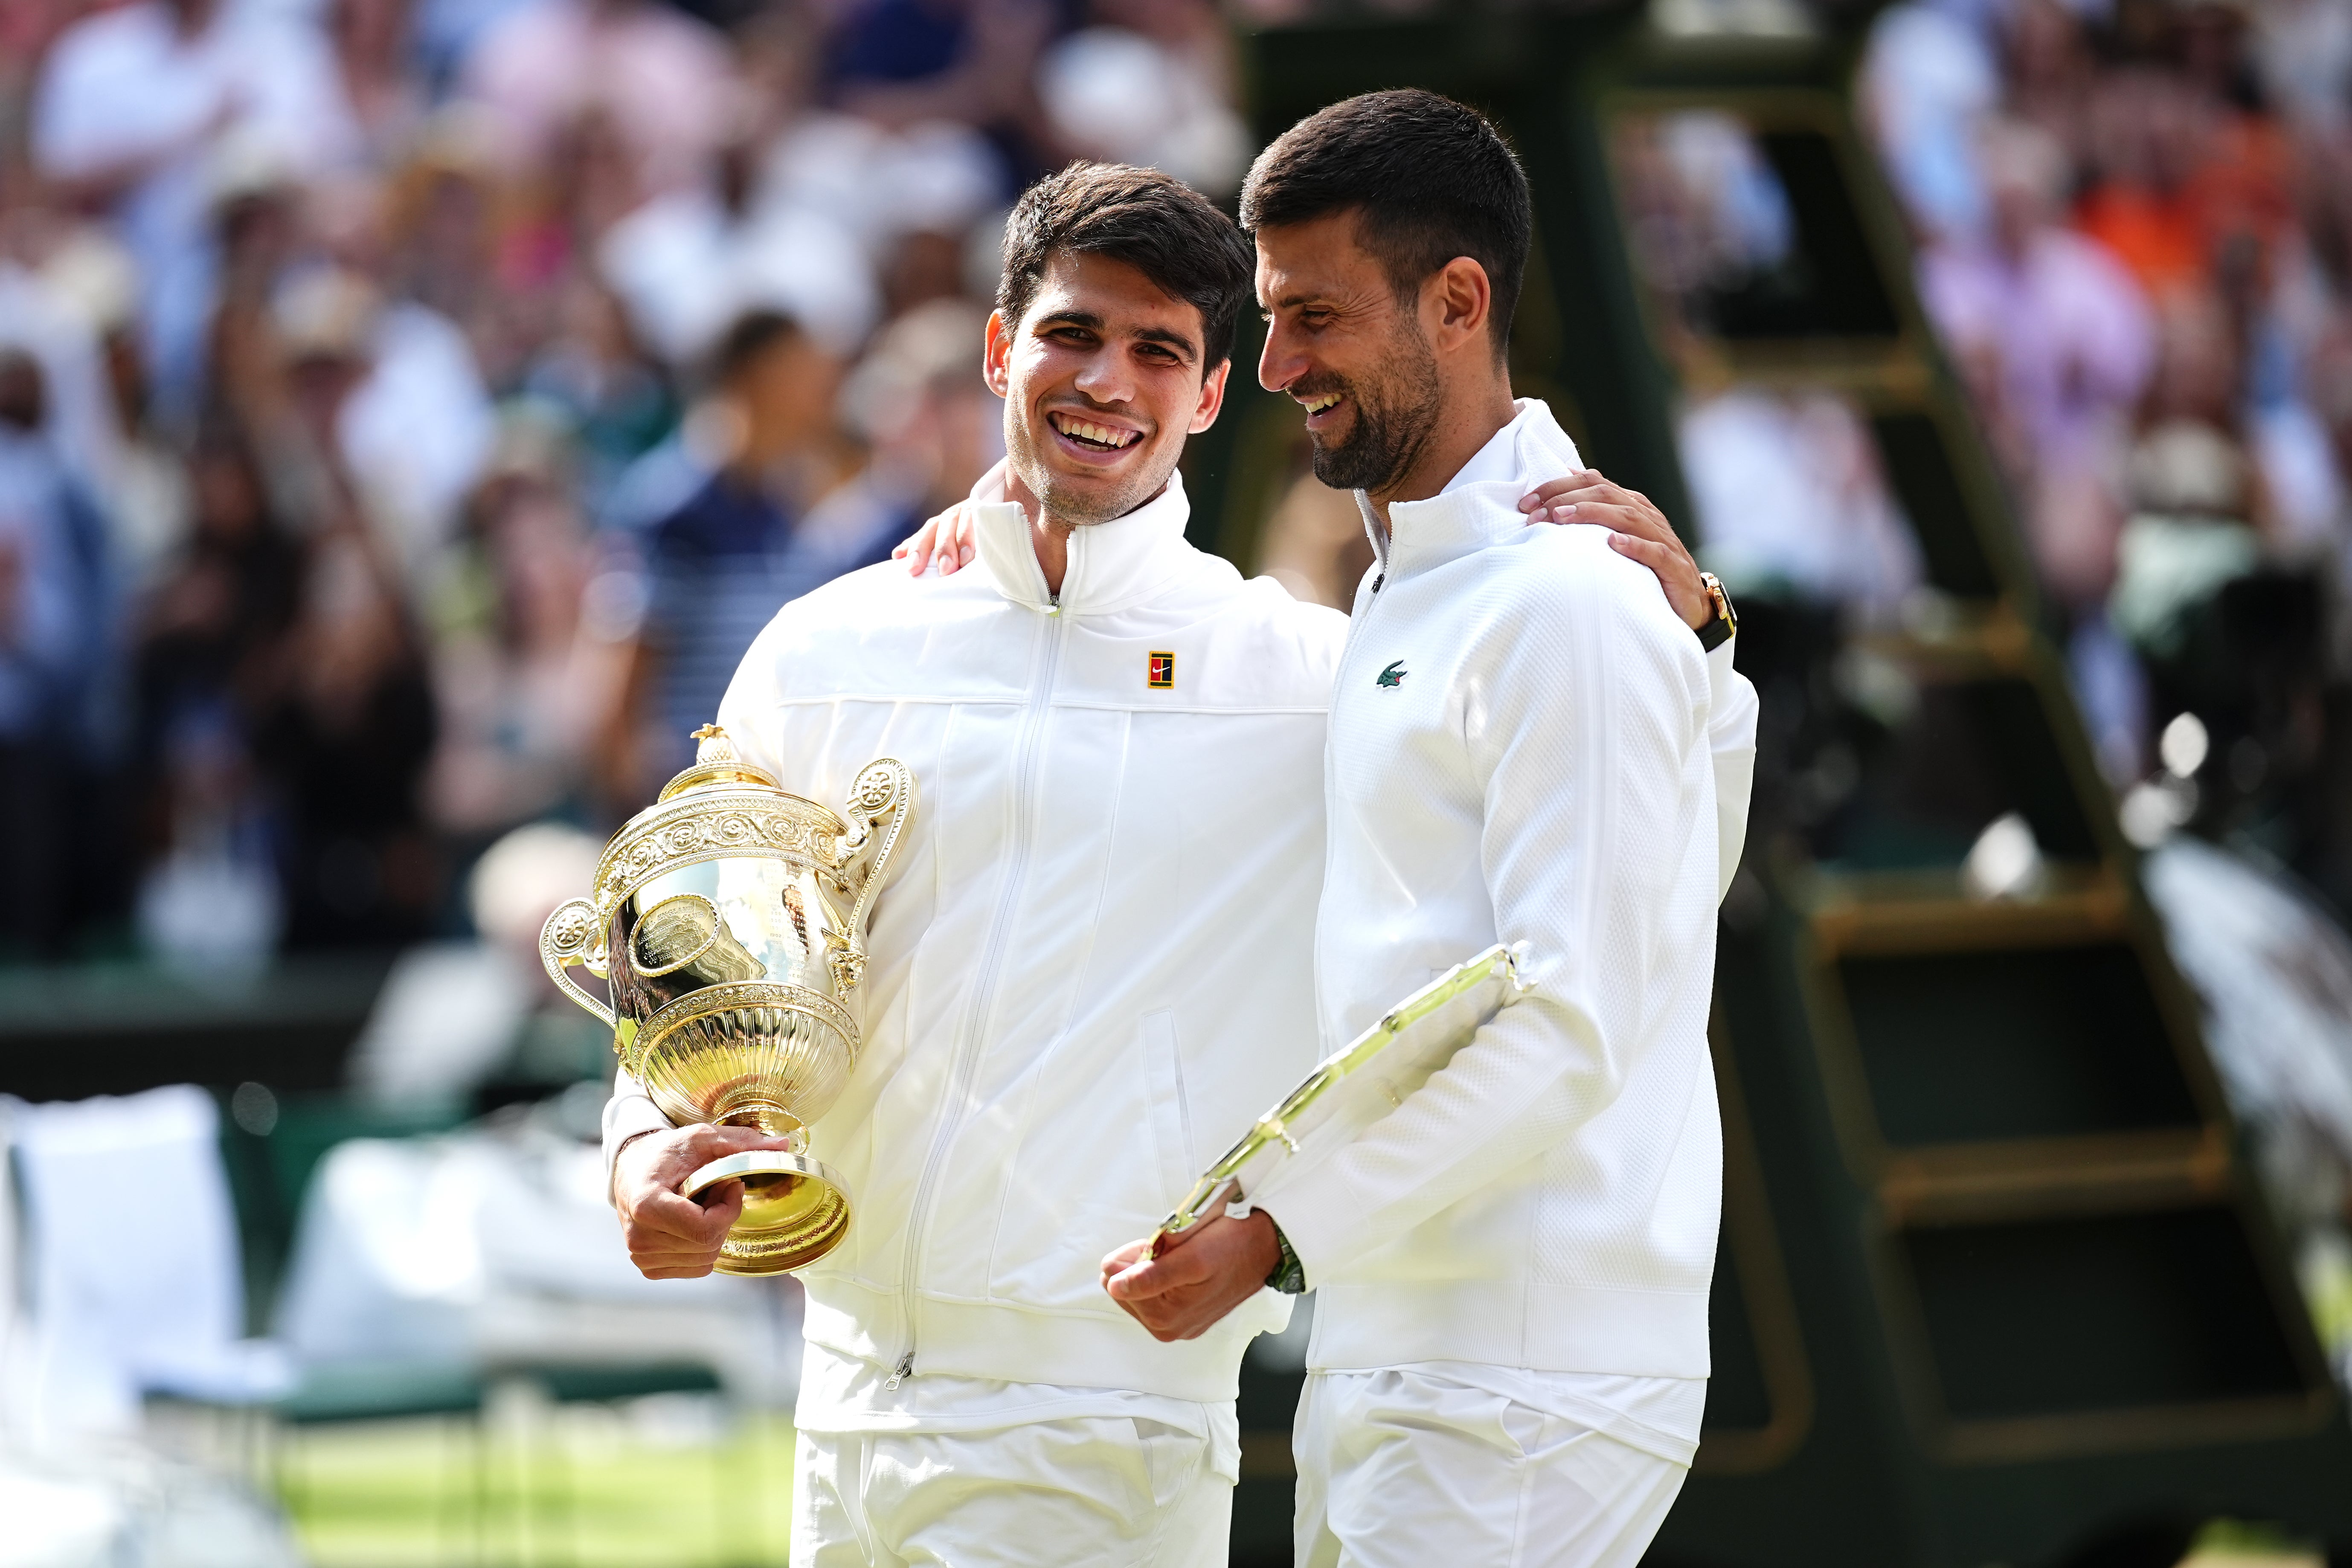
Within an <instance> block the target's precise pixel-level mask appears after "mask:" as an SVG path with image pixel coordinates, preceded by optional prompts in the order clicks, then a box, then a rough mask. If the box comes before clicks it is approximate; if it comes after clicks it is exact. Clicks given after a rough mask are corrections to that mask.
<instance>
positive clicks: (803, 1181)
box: [539, 724, 915, 1274]
mask: <svg viewBox="0 0 2352 1568" xmlns="http://www.w3.org/2000/svg"><path fill="white" fill-rule="evenodd" d="M694 738H695V739H696V740H697V741H698V742H701V744H700V746H699V748H698V750H697V752H696V753H695V760H694V765H693V766H692V767H690V768H688V769H687V770H686V771H685V772H684V773H679V774H678V775H677V777H676V778H674V779H672V780H670V781H669V783H668V784H666V785H664V786H663V788H662V792H661V796H660V798H659V799H658V800H656V802H655V803H654V804H653V805H649V806H647V807H646V809H645V810H643V811H641V812H639V813H637V815H636V816H633V817H631V818H630V819H629V822H628V825H627V826H625V827H623V828H622V829H621V831H620V832H618V833H616V834H614V836H613V841H612V842H611V843H610V844H607V845H606V846H605V847H604V857H603V858H602V859H600V860H599V861H598V862H597V863H596V883H595V888H594V890H593V891H594V896H593V898H592V899H572V900H568V901H566V902H565V903H563V904H561V905H559V906H558V907H557V908H556V910H555V912H554V913H553V914H551V915H550V916H548V917H547V924H546V925H545V926H544V927H542V928H541V931H540V935H539V952H540V959H541V962H542V963H545V964H546V965H547V972H548V973H550V974H551V975H553V976H554V977H555V983H556V984H558V985H560V986H562V988H563V989H564V991H565V992H566V993H568V994H570V995H571V997H572V1000H573V1001H575V1002H577V1003H579V1004H580V1005H582V1006H583V1007H585V1008H587V1009H588V1011H590V1012H591V1013H593V1014H595V1015H596V1016H598V1017H600V1018H602V1019H604V1022H606V1023H607V1024H610V1025H612V1026H613V1048H614V1050H615V1051H617V1052H618V1053H619V1054H620V1058H621V1064H622V1065H623V1066H624V1067H625V1068H628V1069H629V1071H630V1072H631V1073H632V1074H633V1075H634V1076H635V1078H636V1079H637V1081H639V1082H640V1083H642V1084H644V1085H645V1086H646V1093H648V1094H649V1095H651V1096H652V1097H653V1100H654V1103H655V1104H656V1105H657V1106H659V1107H660V1108H661V1110H662V1113H663V1114H664V1115H666V1116H667V1117H668V1118H669V1119H670V1121H671V1123H672V1125H674V1126H680V1127H683V1126H686V1125H688V1124H689V1123H693V1122H711V1123H715V1124H719V1125H725V1126H735V1127H757V1128H759V1129H760V1130H761V1131H763V1132H766V1133H768V1134H769V1135H771V1136H772V1137H777V1138H782V1139H786V1140H788V1141H789V1142H791V1144H792V1148H791V1149H790V1150H789V1151H786V1150H755V1151H751V1152H746V1153H741V1154H730V1155H729V1156H728V1157H727V1158H725V1159H723V1160H714V1161H712V1162H711V1163H709V1164H707V1165H705V1166H703V1167H702V1168H701V1169H700V1170H698V1171H697V1172H695V1173H694V1174H693V1175H691V1176H689V1177H688V1178H687V1182H686V1185H685V1186H684V1187H683V1188H682V1189H680V1190H681V1191H683V1192H684V1193H685V1194H686V1195H687V1196H688V1197H692V1196H694V1195H695V1194H697V1193H699V1192H702V1191H704V1190H705V1189H707V1188H709V1187H711V1186H714V1185H716V1184H719V1183H720V1182H726V1181H736V1180H740V1181H741V1182H742V1184H743V1191H744V1196H743V1214H742V1217H741V1218H740V1219H739V1220H737V1221H736V1222H735V1226H734V1228H733V1229H731V1230H730V1231H729V1232H728V1233H727V1241H726V1244H725V1245H724V1246H723V1247H721V1248H720V1250H719V1265H718V1267H719V1272H720V1273H722V1274H782V1273H787V1272H789V1271H791V1270H793V1269H795V1268H806V1267H807V1266H808V1265H810V1264H812V1263H814V1262H815V1261H816V1260H817V1259H818V1258H823V1257H824V1255H825V1254H826V1253H828V1252H831V1251H832V1250H833V1249H834V1248H835V1247H837V1246H839V1245H840V1244H841V1238H842V1237H844V1236H845V1235H846V1234H848V1230H849V1216H850V1200H849V1194H848V1192H847V1191H846V1190H845V1188H844V1187H843V1185H842V1181H841V1178H840V1176H838V1175H836V1174H835V1173H834V1172H833V1171H832V1170H831V1169H830V1168H829V1167H827V1166H826V1165H825V1164H824V1162H823V1161H821V1160H818V1159H817V1158H816V1157H815V1156H814V1155H813V1154H811V1153H810V1152H809V1150H808V1124H809V1123H810V1122H812V1121H815V1120H816V1119H817V1118H818V1117H819V1116H822V1115H824V1112H825V1110H827V1109H828V1108H830V1107H831V1106H832V1104H833V1102H834V1100H835V1099H837V1098H838V1097H839V1096H840V1094H841V1089H842V1086H843V1085H844V1084H845V1083H846V1082H847V1081H848V1080H849V1072H850V1068H852V1067H853V1066H855V1065H856V1060H857V1052H858V1047H859V1039H858V1031H857V1022H856V1019H855V1018H854V1017H852V1016H851V1015H850V1013H849V1010H848V1009H847V1007H846V1006H845V1005H844V1003H845V999H846V998H847V996H848V995H849V994H850V993H851V992H852V991H854V990H856V988H857V983H858V981H859V979H860V978H861V977H862V975H863V974H864V972H865V968H866V918H867V916H868V915H869V913H870V912H871V911H872V910H873V907H874V895H875V894H876V893H877V891H879V890H880V889H881V886H882V883H883V881H884V880H885V879H887V877H888V876H889V874H890V857H891V854H892V852H893V851H895V850H896V849H897V848H898V843H899V840H900V839H902V838H903V837H905V836H906V831H907V825H908V822H909V821H910V820H911V819H912V818H913V816H914V814H915V777H914V774H913V773H910V772H909V771H908V768H907V765H906V764H905V763H901V762H899V761H898V760H897V759H896V758H892V757H883V758H880V759H877V761H875V762H872V763H867V764H866V766H865V767H864V768H863V769H861V770H860V771H859V773H858V774H857V779H856V783H855V784H853V785H852V787H851V789H850V796H849V803H848V806H847V808H846V815H847V816H848V819H849V820H848V821H847V822H844V821H843V820H842V818H841V817H840V816H835V814H834V813H833V812H832V811H831V810H829V809H828V808H826V807H824V806H823V805H818V804H817V803H816V802H814V801H813V800H804V799H803V798H802V797H801V796H799V795H793V794H790V793H788V792H787V791H786V790H785V789H784V788H783V786H782V785H781V784H778V783H777V782H776V781H775V780H774V779H772V778H771V777H769V776H768V774H767V773H763V772H762V771H761V770H760V769H758V768H755V767H753V766H751V764H750V763H746V762H743V761H741V760H740V759H739V758H738V757H737V756H736V755H735V749H734V747H733V746H732V745H731V744H730V742H728V739H727V736H726V732H725V731H722V730H720V729H719V726H717V725H716V724H709V725H705V726H704V727H703V728H701V729H699V730H697V731H695V732H694ZM574 965H577V966H579V967H581V968H583V969H585V970H587V971H588V972H589V973H592V974H594V975H596V976H598V977H599V978H601V979H604V981H605V982H606V983H607V986H608V989H609V992H610V994H611V1005H606V1004H605V1003H604V1002H602V1001H599V1000H598V999H597V998H596V997H594V996H593V995H591V994H589V993H588V992H586V991H584V990H583V989H582V988H581V987H580V985H579V984H577V983H576V982H575V981H573V980H572V975H571V973H570V971H571V969H572V967H573V966H574Z"/></svg>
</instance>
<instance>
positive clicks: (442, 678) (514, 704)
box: [425, 416, 628, 847]
mask: <svg viewBox="0 0 2352 1568" xmlns="http://www.w3.org/2000/svg"><path fill="white" fill-rule="evenodd" d="M507 444H508V447H509V452H508V454H507V456H506V457H505V458H504V459H503V460H502V461H501V463H500V465H499V469H498V471H496V472H494V473H493V474H492V476H491V477H490V478H489V479H488V480H487V481H485V483H484V484H483V486H482V488H481V489H480V490H479V491H478V493H477V494H476V496H475V498H474V501H473V504H472V507H471V514H472V515H471V522H470V527H469V530H468V537H467V539H466V541H465V542H464V546H463V548H462V550H461V551H460V552H459V555H458V561H457V563H456V564H455V565H454V567H453V568H451V570H452V572H453V574H454V575H455V577H456V578H457V584H455V586H454V589H453V591H450V592H447V593H445V595H444V599H445V604H444V606H443V607H444V609H445V612H446V613H445V615H444V616H443V617H442V619H441V621H440V624H439V625H438V626H436V631H437V633H438V636H437V638H436V644H437V646H436V651H435V654H434V661H433V662H434V672H435V680H434V684H435V689H436V691H437V692H438V694H439V695H438V708H439V713H440V720H441V723H440V739H439V744H438V747H437V749H436V752H435V753H434V759H433V766H432V772H431V773H430V774H429V775H428V777H427V779H426V784H425V799H426V804H427V806H428V809H429V811H430V813H431V816H432V818H433V820H434V822H435V823H436V825H437V826H439V827H441V828H442V829H443V830H444V831H445V832H446V833H448V834H450V835H453V836H455V837H457V840H458V841H459V844H460V846H461V847H471V846H478V845H480V844H483V843H487V842H488V839H489V838H490V837H494V836H496V835H497V834H499V833H501V832H503V831H505V830H507V829H509V828H510V827H514V826H518V825H520V824H522V823H526V822H530V821H531V820H533V819H535V818H538V817H541V816H548V815H551V814H552V813H555V812H557V811H560V810H562V809H565V808H573V809H576V808H578V807H579V806H580V805H582V801H581V798H580V791H581V789H582V787H583V784H584V783H585V782H586V780H587V778H588V776H589V773H590V771H591V763H592V755H591V753H592V748H593V745H594V743H595V742H598V741H600V740H601V739H603V738H604V733H605V731H607V729H608V727H609V726H610V724H611V722H612V720H613V717H614V710H615V708H616V706H617V704H618V702H619V700H620V696H621V688H622V683H623V681H624V680H625V678H626V675H627V654H628V650H627V647H626V645H625V643H623V642H621V641H618V640H616V639H615V638H614V637H613V636H612V635H611V634H612V628H611V627H610V626H608V625H605V624H603V623H601V622H600V621H599V619H598V618H597V617H595V616H589V615H585V614H583V602H584V600H585V595H586V593H587V589H588V585H589V584H590V582H591V581H592V579H593V574H594V565H595V562H594V557H593V551H592V549H591V547H590V545H589V543H588V542H587V541H586V539H585V538H583V530H582V526H581V521H580V517H579V513H578V511H577V510H576V509H575V508H574V506H573V504H572V499H571V495H570V493H569V491H568V489H566V487H565V485H564V483H563V479H564V477H565V476H564V474H563V471H562V464H561V458H560V457H559V456H558V455H557V454H556V453H555V452H553V451H551V450H550V449H549V448H550V447H551V442H550V441H549V439H548V437H546V435H545V434H544V433H543V432H541V431H540V430H537V429H534V428H532V427H531V425H530V422H529V421H527V420H526V419H525V418H523V416H517V419H516V420H515V422H514V423H513V425H512V426H511V427H510V430H509V437H508V443H507Z"/></svg>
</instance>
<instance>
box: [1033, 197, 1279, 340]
mask: <svg viewBox="0 0 2352 1568" xmlns="http://www.w3.org/2000/svg"><path fill="white" fill-rule="evenodd" d="M1065 250H1066V251H1073V252H1076V253H1077V254H1080V255H1085V256H1102V257H1108V258H1110V259H1111V260H1113V261H1123V262H1125V263H1127V264H1128V265H1129V267H1132V268H1135V269H1136V270H1137V271H1138V272H1140V273H1142V274H1143V275H1144V276H1145V277H1146V278H1149V279H1151V282H1152V285H1153V287H1155V288H1157V289H1160V292H1161V293H1163V294H1166V295H1167V296H1168V297H1169V298H1170V299H1172V300H1183V301H1185V302H1186V303H1187V304H1189V305H1191V306H1192V308H1193V309H1194V310H1199V311H1200V312H1201V374H1203V375H1206V374H1208V373H1209V372H1210V371H1211V370H1213V369H1214V368H1215V367H1216V365H1217V364H1218V363H1219V362H1220V361H1223V360H1228V359H1231V358H1232V357H1233V353H1234V325H1235V323H1237V322H1238V321H1240V320H1241V313H1242V307H1243V306H1244V304H1246V303H1247V302H1248V301H1249V300H1250V298H1251V279H1252V277H1253V275H1254V274H1255V271H1256V262H1255V258H1253V257H1252V256H1251V254H1250V247H1249V241H1247V240H1245V239H1244V238H1243V237H1242V234H1241V230H1239V229H1237V228H1235V227H1234V220H1233V219H1231V218H1229V217H1227V216H1225V215H1224V214H1223V213H1221V212H1219V211H1218V210H1217V208H1216V206H1215V205H1214V204H1213V203H1212V202H1211V201H1210V200H1209V198H1208V197H1206V196H1204V195H1202V194H1201V193H1200V192H1198V191H1196V190H1194V189H1193V188H1192V186H1190V185H1188V184H1184V182H1183V181H1181V180H1176V179H1171V178H1170V177H1169V176H1168V175H1166V174H1161V173H1160V171H1159V170H1157V169H1138V168H1135V167H1133V166H1132V165H1129V164H1126V163H1086V162H1083V161H1081V162H1079V163H1072V164H1071V165H1070V166H1069V167H1068V168H1066V169H1064V170H1062V171H1061V172H1060V173H1059V174H1048V175H1046V176H1045V178H1044V179H1042V180H1039V181H1038V182H1037V183H1036V184H1034V185H1032V186H1030V187H1029V188H1028V189H1027V190H1025V191H1024V192H1022V193H1021V200H1020V201H1019V202H1018V203H1016V204H1014V205H1013V213H1012V216H1009V217H1007V218H1006V219H1005V220H1004V272H1003V277H1001V278H1000V279H998V280H997V285H996V308H997V310H999V311H1001V312H1003V317H1004V321H1005V324H1006V325H1007V326H1011V325H1013V324H1015V323H1017V322H1018V321H1020V320H1021V318H1022V317H1023V316H1024V315H1026V314H1027V313H1028V310H1029V305H1030V302H1031V301H1032V300H1035V299H1036V297H1037V285H1038V283H1039V282H1040V281H1041V280H1042V279H1044V278H1045V268H1046V266H1047V265H1048V264H1049V263H1050V262H1051V261H1052V260H1053V258H1054V255H1055V252H1056V251H1065Z"/></svg>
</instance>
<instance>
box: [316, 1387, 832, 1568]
mask: <svg viewBox="0 0 2352 1568" xmlns="http://www.w3.org/2000/svg"><path fill="white" fill-rule="evenodd" d="M792 1463H793V1429H792V1426H791V1424H790V1423H789V1422H788V1421H787V1420H785V1419H784V1418H783V1417H782V1416H781V1415H755V1416H751V1417H746V1418H742V1419H739V1420H731V1421H730V1420H728V1419H726V1418H724V1417H721V1416H719V1415H717V1414H716V1412H715V1410H714V1408H713V1406H712V1402H709V1401H677V1402H669V1403H665V1402H663V1401H659V1400H648V1401H642V1402H640V1403H639V1405H637V1406H636V1407H634V1408H631V1407H614V1406H609V1405H572V1406H555V1407H547V1406H540V1407H538V1408H524V1409H521V1410H511V1409H509V1410H493V1412H492V1413H491V1415H489V1416H488V1417H487V1418H486V1419H484V1420H483V1421H482V1422H481V1423H479V1424H478V1425H477V1424H476V1423H473V1422H470V1421H457V1420H454V1419H443V1418H437V1417H435V1418H415V1419H405V1420H398V1421H381V1422H370V1423H359V1424H352V1425H350V1426H330V1427H319V1428H309V1429H303V1430H299V1431H290V1432H288V1433H286V1434H285V1435H284V1436H283V1437H282V1439H281V1440H280V1443H279V1446H278V1451H277V1453H276V1455H275V1456H274V1458H273V1461H272V1467H271V1468H272V1470H273V1473H274V1475H275V1477H276V1481H277V1486H278V1494H279V1496H280V1498H281V1499H282V1500H283V1501H284V1503H285V1505H286V1509H287V1511H288V1513H289V1515H290V1516H291V1517H292V1519H293V1521H294V1524H295V1527H296V1530H297V1531H298V1532H299V1537H300V1540H301V1542H302V1547H303V1550H304V1552H306V1553H307V1555H308V1556H309V1558H310V1562H311V1563H314V1564H316V1565H317V1568H470V1565H475V1564H479V1565H481V1568H493V1565H495V1568H524V1565H529V1568H755V1565H756V1568H766V1565H769V1564H775V1565H778V1568H781V1564H782V1563H783V1562H784V1560H785V1556H786V1542H787V1538H788V1531H789V1527H790V1522H791V1510H792Z"/></svg>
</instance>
